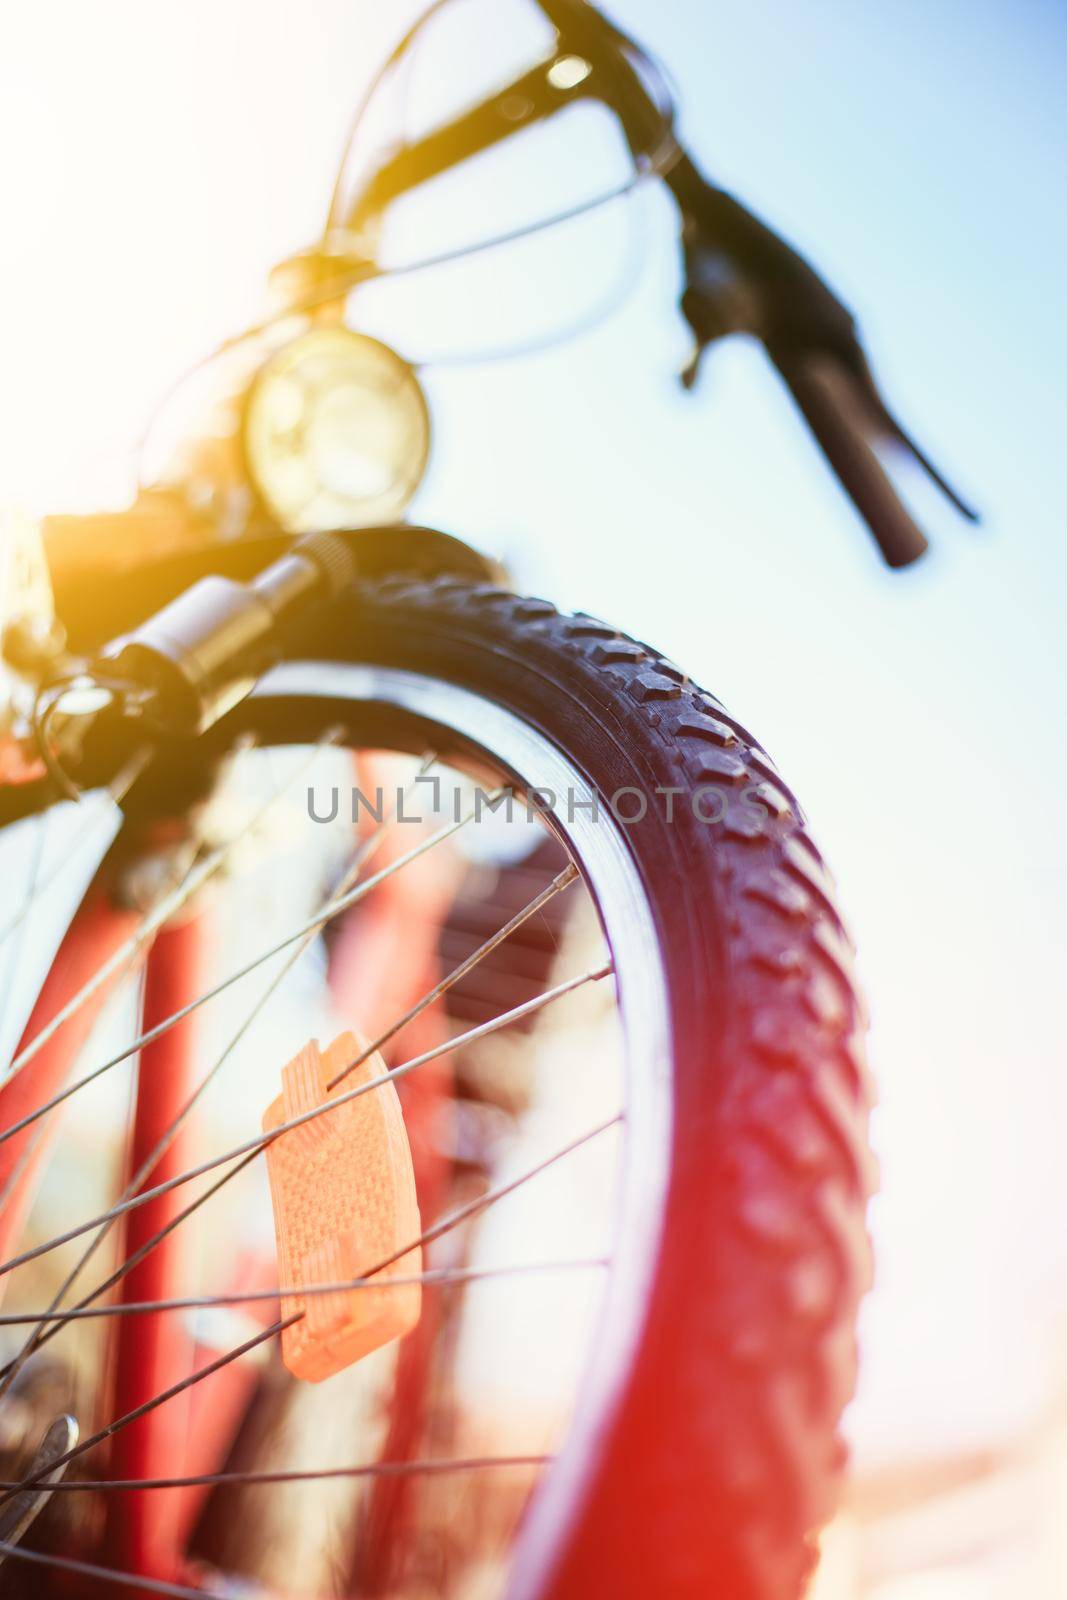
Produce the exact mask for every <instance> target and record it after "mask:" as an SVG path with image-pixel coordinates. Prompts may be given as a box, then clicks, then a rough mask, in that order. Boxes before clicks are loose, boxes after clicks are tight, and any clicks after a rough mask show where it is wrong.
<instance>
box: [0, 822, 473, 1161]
mask: <svg viewBox="0 0 1067 1600" xmlns="http://www.w3.org/2000/svg"><path fill="white" fill-rule="evenodd" d="M473 816H474V813H473V812H470V813H468V814H467V815H465V816H463V817H461V818H460V819H459V820H458V821H457V822H450V823H448V824H447V826H446V827H443V828H440V829H438V830H437V832H435V833H432V834H430V835H429V837H428V838H426V839H423V840H421V841H420V843H419V844H417V845H415V846H414V847H413V848H412V849H411V850H409V851H408V852H407V853H406V854H405V855H403V856H398V857H397V859H396V860H395V861H392V862H390V863H389V865H388V866H387V867H383V868H382V869H381V871H380V872H376V873H375V874H374V875H373V877H370V878H366V879H364V880H363V881H362V882H361V883H359V884H357V885H355V886H354V887H353V888H351V889H345V890H343V891H342V892H341V893H339V894H337V895H335V896H334V898H332V899H330V900H328V901H326V902H325V904H323V905H321V906H320V907H319V909H318V910H317V911H316V912H315V914H314V916H312V917H309V918H308V919H307V920H306V921H305V922H303V923H301V924H300V926H299V927H298V928H296V929H294V930H292V931H291V932H289V933H287V934H286V936H285V938H284V939H279V940H278V942H277V943H276V944H273V945H271V946H270V948H269V949H267V950H262V951H260V953H259V954H258V955H257V956H254V957H253V958H252V959H251V960H250V961H248V962H246V963H245V965H244V966H243V967H238V969H237V970H236V971H235V972H231V973H230V974H229V976H228V977H225V978H223V979H222V980H221V982H219V983H217V984H215V985H214V986H213V987H212V988H210V989H205V991H204V992H203V994H200V995H197V997H196V999H195V1000H190V1001H189V1003H188V1005H185V1006H181V1007H180V1008H179V1009H178V1010H177V1011H174V1012H172V1013H171V1015H170V1016H169V1017H164V1018H163V1021H162V1022H159V1023H157V1024H156V1026H155V1027H154V1028H150V1029H148V1031H147V1032H145V1033H141V1034H138V1036H137V1038H136V1039H133V1040H131V1042H130V1043H129V1044H128V1045H126V1046H125V1047H124V1048H123V1049H122V1050H120V1051H119V1052H118V1054H117V1055H114V1056H112V1057H111V1058H110V1059H109V1060H107V1061H105V1062H103V1063H102V1064H101V1065H100V1066H98V1067H94V1068H93V1069H92V1071H91V1072H87V1073H86V1074H85V1076H84V1077H82V1078H79V1079H78V1081H77V1082H76V1083H72V1084H68V1085H67V1087H66V1088H65V1089H62V1090H60V1092H59V1093H58V1094H55V1095H53V1096H52V1098H51V1100H47V1101H46V1102H45V1103H44V1105H41V1106H38V1107H37V1108H36V1109H35V1110H34V1111H30V1112H27V1114H26V1115H25V1116H24V1117H22V1118H20V1120H19V1121H18V1122H13V1123H12V1124H11V1126H10V1127H9V1128H5V1129H4V1131H3V1133H0V1144H3V1143H4V1141H5V1140H7V1139H11V1138H13V1137H14V1136H15V1134H16V1133H20V1132H21V1131H22V1129H23V1128H26V1127H29V1125H30V1124H31V1123H33V1122H36V1121H37V1119H38V1118H39V1117H43V1116H46V1115H47V1114H48V1112H49V1111H52V1110H54V1109H55V1107H56V1106H58V1105H61V1104H62V1103H63V1101H64V1100H69V1099H70V1097H71V1095H74V1094H77V1092H78V1090H79V1089H84V1088H85V1087H86V1085H87V1084H90V1083H93V1082H95V1080H96V1079H97V1078H100V1077H102V1076H103V1074H104V1073H105V1072H110V1071H111V1069H112V1068H113V1067H117V1066H118V1065H119V1064H120V1063H121V1062H123V1061H128V1060H129V1058H130V1057H131V1056H133V1055H136V1054H137V1052H138V1051H139V1050H140V1049H142V1048H143V1046H144V1045H146V1044H152V1043H154V1042H155V1040H156V1039H160V1038H162V1036H163V1035H164V1034H165V1033H169V1032H170V1030H171V1028H174V1027H177V1025H178V1023H179V1022H183V1021H184V1020H185V1018H186V1017H189V1016H191V1015H192V1014H193V1012H194V1011H198V1010H199V1009H200V1007H201V1006H203V1005H206V1004H207V1003H208V1001H209V1000H215V999H217V997H218V996H219V995H220V994H223V993H224V992H225V991H226V990H227V989H229V988H232V986H233V985H234V984H235V983H239V982H240V981H241V979H242V978H247V977H248V976H249V975H250V974H251V973H253V972H255V971H257V970H258V968H260V967H262V966H264V965H265V964H266V963H267V962H268V961H271V960H273V958H274V957H275V956H277V955H281V953H282V952H283V951H284V950H288V949H290V948H291V946H293V945H294V944H300V949H299V950H298V951H297V954H298V955H299V954H302V953H303V950H304V949H305V948H306V945H307V943H308V942H310V939H311V938H313V937H314V936H315V934H317V933H319V932H320V931H321V930H322V929H323V928H324V927H325V925H326V924H327V923H328V922H331V921H332V920H333V919H334V918H335V917H338V916H340V915H341V913H342V912H344V911H348V910H350V909H351V907H352V906H355V905H358V904H359V902H360V901H361V900H363V899H365V898H366V896H367V895H368V894H370V893H371V892H372V891H373V890H374V889H376V888H377V887H378V886H379V884H381V883H383V882H384V881H385V879H386V878H390V877H392V875H393V873H394V872H399V871H400V870H401V868H403V867H406V866H407V865H408V864H409V862H412V861H414V860H416V859H417V858H418V857H419V856H421V855H424V854H425V853H426V851H427V850H431V849H433V848H434V847H435V846H436V845H438V844H441V843H442V842H443V841H444V840H445V839H446V838H448V837H449V836H450V835H451V834H453V833H456V832H457V831H458V830H459V829H460V828H462V827H463V826H464V825H465V824H466V823H467V822H469V821H471V820H472V818H473ZM381 834H382V830H381V829H377V830H376V831H375V834H374V835H373V838H374V839H375V840H377V839H379V837H380V836H381ZM369 842H370V841H368V843H369ZM365 863H366V856H365V855H360V856H358V857H357V864H358V866H360V867H362V866H363V865H365ZM345 881H346V882H347V879H346V880H345ZM301 941H303V942H301ZM288 970H289V967H288V966H286V967H284V968H283V969H282V974H281V975H282V976H284V975H285V973H286V972H288ZM271 992H273V990H270V991H268V993H271ZM35 1042H36V1041H35Z"/></svg>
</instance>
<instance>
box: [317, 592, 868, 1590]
mask: <svg viewBox="0 0 1067 1600" xmlns="http://www.w3.org/2000/svg"><path fill="white" fill-rule="evenodd" d="M298 653H299V654H301V655H303V656H307V655H314V656H316V657H318V656H321V657H323V658H324V659H342V660H354V659H355V660H359V661H365V662H373V663H380V664H383V665H390V666H395V667H402V668H407V669H409V670H412V671H419V672H423V673H427V674H431V675H433V676H434V677H437V678H441V679H444V680H446V681H448V682H451V683H454V684H459V685H462V686H464V687H467V688H470V689H472V690H475V691H477V692H479V693H481V694H483V695H486V696H488V697H490V698H492V699H493V700H494V701H496V702H498V703H499V704H501V705H502V706H504V707H506V708H507V709H509V710H511V711H513V712H515V713H516V714H517V715H519V716H520V717H522V718H523V719H525V720H526V721H527V722H529V723H530V724H532V725H533V726H534V727H536V728H537V729H538V730H539V731H540V732H541V733H543V734H544V735H545V736H546V737H547V738H548V739H550V740H551V741H553V742H554V743H555V744H556V745H557V746H559V747H560V748H562V749H563V750H564V751H565V752H566V753H567V755H568V756H569V757H570V758H571V760H572V761H573V762H574V763H575V764H576V765H577V766H578V767H579V768H581V770H582V771H583V773H584V775H585V777H586V778H587V779H588V780H589V782H590V783H591V784H593V785H594V786H595V787H596V789H597V790H598V791H599V792H600V793H601V794H602V795H610V794H612V793H614V792H616V791H618V790H620V789H623V788H638V789H641V790H642V791H643V792H644V793H646V794H648V795H649V796H650V798H651V797H652V794H653V791H654V790H655V789H656V788H657V787H661V788H662V787H667V786H672V787H675V788H680V789H681V790H683V791H685V792H686V793H685V794H684V795H683V796H682V797H681V798H679V799H678V800H677V801H676V803H675V807H674V817H673V821H672V822H670V823H668V821H667V819H666V814H665V810H666V808H665V805H661V804H649V806H648V810H647V813H646V815H645V817H644V818H643V819H642V820H641V821H640V822H639V823H635V824H632V825H631V826H629V827H628V828H627V830H626V837H627V840H628V842H629V846H630V849H631V851H632V853H633V856H634V858H635V860H636V862H637V865H638V868H639V870H640V873H641V876H642V880H643V882H644V885H645V888H646V890H647V895H648V900H649V903H650V906H651V908H652V912H653V915H654V918H655V921H656V924H657V927H658V930H659V938H660V942H661V945H662V949H663V951H664V952H665V954H666V965H667V975H668V987H669V1002H670V1007H671V1014H672V1023H673V1029H674V1037H675V1040H676V1041H677V1045H676V1054H677V1059H676V1061H675V1063H674V1127H675V1133H674V1148H673V1164H672V1171H671V1178H670V1195H669V1202H668V1227H667V1230H666V1236H665V1240H666V1242H665V1246H664V1250H663V1254H662V1259H661V1261H660V1263H659V1267H658V1277H657V1288H656V1293H655V1295H654V1297H653V1299H652V1302H651V1304H650V1305H649V1308H648V1316H647V1323H646V1326H645V1330H644V1335H643V1339H642V1342H641V1346H640V1351H639V1356H638V1359H637V1361H636V1363H635V1365H634V1369H633V1373H632V1378H631V1382H630V1385H629V1389H628V1392H627V1394H626V1398H625V1401H624V1403H623V1404H622V1406H621V1408H620V1410H619V1411H618V1413H617V1415H615V1416H614V1418H613V1419H612V1421H611V1424H610V1428H609V1431H608V1433H607V1434H606V1436H605V1450H604V1457H603V1464H602V1470H601V1471H600V1474H599V1477H598V1479H597V1481H596V1483H595V1485H594V1488H593V1491H592V1494H591V1497H590V1498H589V1500H588V1503H587V1504H585V1505H584V1506H583V1508H582V1514H581V1517H580V1519H579V1521H578V1525H577V1527H576V1530H575V1533H574V1537H573V1539H572V1541H571V1543H570V1546H569V1548H568V1549H567V1550H566V1551H565V1552H564V1555H563V1557H562V1559H561V1561H560V1563H559V1564H558V1566H557V1568H556V1570H555V1572H554V1574H553V1576H552V1579H551V1581H550V1583H549V1586H548V1588H547V1589H546V1590H545V1596H546V1600H547V1597H548V1596H550V1597H551V1600H578V1597H579V1596H581V1597H583V1600H588V1597H589V1596H601V1595H603V1596H607V1595H608V1594H610V1595H611V1597H612V1600H629V1597H631V1596H632V1597H634V1600H636V1597H638V1596H640V1597H641V1600H646V1597H647V1596H649V1595H656V1596H667V1597H677V1600H697V1597H699V1600H709V1597H710V1596H715V1597H717V1600H793V1597H796V1596H797V1595H799V1594H801V1593H802V1591H803V1589H804V1587H805V1583H806V1581H807V1578H808V1575H809V1574H810V1570H811V1568H812V1565H813V1562H814V1550H815V1546H814V1535H815V1534H816V1532H817V1530H818V1529H819V1528H820V1526H821V1525H822V1524H823V1523H824V1522H825V1520H826V1519H827V1517H828V1516H829V1515H830V1514H831V1512H832V1510H833V1508H834V1505H835V1501H836V1498H837V1494H838V1490H839V1485H840V1478H841V1472H842V1468H843V1462H844V1449H843V1447H842V1444H841V1442H840V1438H839V1432H838V1429H839V1422H840V1418H841V1414H842V1411H843V1409H844V1407H845V1405H846V1403H847V1401H848V1400H849V1398H850V1396H851V1394H852V1391H853V1386H854V1379H855V1324H856V1316H857V1310H858V1306H859V1302H860V1299H861V1296H862V1295H863V1293H864V1291H865V1289H866V1288H867V1286H868V1284H869V1280H870V1251H869V1245H868V1239H867V1234H866V1230H865V1222H864V1216H865V1209H866V1204H867V1199H868V1196H869V1193H870V1191H871V1188H872V1186H873V1163H872V1161H871V1158H870V1155H869V1152H868V1145H867V1122H868V1113H869V1107H870V1100H871V1097H870V1093H869V1085H868V1079H867V1076H866V1069H865V1064H864V1057H863V1044H862V1035H863V1029H864V1013H863V1007H862V1004H861V1001H860V999H859V997H858V991H857V987H856V980H855V975H854V971H853V960H852V947H851V945H850V943H849V941H848V938H847V936H846V934H845V932H844V928H843V925H842V921H841V918H840V915H839V913H838V911H837V907H836V901H835V891H834V886H833V883H832V880H831V878H830V875H829V873H828V871H827V869H826V866H825V864H824V862H823V859H822V857H821V855H820V854H819V851H818V850H817V849H816V847H815V845H814V844H813V843H812V841H811V838H810V836H809V834H808V831H807V826H806V823H805V819H804V816H803V813H802V812H801V810H800V808H799V806H798V805H797V803H796V801H795V799H794V798H793V796H792V795H791V794H790V792H789V791H788V789H787V788H786V787H785V786H784V784H783V783H782V781H781V778H780V777H779V775H778V772H777V770H776V768H775V767H774V766H773V764H772V763H771V761H770V759H769V758H768V756H767V755H766V753H765V752H764V751H763V749H762V747H761V746H760V745H759V744H757V743H756V741H755V740H754V739H753V738H752V737H751V735H750V734H749V733H747V732H746V730H745V729H744V728H743V727H742V726H741V725H740V724H739V723H737V722H736V721H735V720H734V719H733V718H732V717H730V716H728V715H727V713H726V712H725V711H724V709H723V707H722V706H721V705H720V703H719V702H718V701H717V700H716V699H714V697H712V696H711V695H709V694H706V693H704V692H703V691H702V690H700V689H698V688H696V687H695V686H694V685H693V684H692V683H691V682H690V681H689V680H688V679H687V678H686V677H685V676H684V675H683V674H682V673H681V672H679V671H678V670H677V668H676V667H674V666H673V665H672V664H670V663H669V662H667V661H665V660H663V659H662V658H661V657H660V656H658V655H657V654H656V653H655V652H654V651H652V650H650V649H648V648H647V647H645V646H644V645H641V644H638V643H636V642H634V641H633V640H631V639H627V638H624V637H622V636H621V635H619V634H618V633H617V632H615V631H614V630H613V629H611V628H609V627H607V626H605V625H604V624H602V623H600V622H597V621H595V620H593V619H592V618H590V617H587V616H584V615H578V616H563V615H561V614H559V613H558V612H557V611H556V610H555V608H554V607H553V606H551V605H550V604H548V603H547V602H544V601H540V600H527V599H521V598H518V597H516V596H515V595H513V594H511V593H509V592H507V591H505V590H502V589H496V588H493V587H491V586H489V585H484V584H477V583H471V582H470V581H468V580H461V579H455V578H441V579H437V580H431V581H427V580H426V579H417V580H415V579H405V578H395V579H387V580H385V581H382V582H378V583H375V584H372V585H367V586H365V587H364V588H363V590H362V591H361V592H360V593H359V594H354V595H348V596H344V597H342V598H341V600H340V601H339V602H337V604H336V606H335V608H334V611H333V613H332V616H331V619H330V622H329V625H328V626H327V627H326V628H324V629H320V628H317V629H316V638H315V645H314V648H313V649H312V650H308V649H307V648H306V647H305V648H304V649H303V650H300V651H299V652H298ZM816 736H818V735H817V733H816V730H813V737H816ZM709 784H710V785H714V786H716V787H718V788H720V789H722V788H725V789H726V790H727V791H729V792H730V793H731V794H734V793H736V794H737V795H738V796H740V795H741V793H742V791H743V790H746V789H750V788H751V786H755V788H756V790H757V791H758V796H759V801H760V802H761V804H760V805H758V806H754V805H753V804H752V803H751V795H750V797H749V803H748V804H745V805H741V804H738V805H736V806H735V805H731V806H730V808H729V809H728V811H727V813H726V816H725V818H724V819H723V820H722V821H720V822H716V823H707V822H704V821H700V820H698V819H697V818H696V816H695V815H694V814H693V811H692V808H691V806H690V805H689V804H688V803H687V799H688V794H689V793H691V792H692V791H695V790H696V789H699V788H701V787H702V786H704V785H709ZM609 1552H610V1555H609ZM607 1573H610V1580H608V1579H606V1576H605V1575H606V1574H607Z"/></svg>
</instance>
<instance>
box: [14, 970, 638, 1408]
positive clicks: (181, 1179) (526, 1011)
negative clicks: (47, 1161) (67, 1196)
mask: <svg viewBox="0 0 1067 1600" xmlns="http://www.w3.org/2000/svg"><path fill="white" fill-rule="evenodd" d="M612 970H613V969H612V964H611V962H610V961H605V962H604V963H602V965H601V966H599V967H593V968H592V969H591V970H590V971H588V972H581V973H579V974H578V975H577V977H574V978H568V979H567V980H566V981H565V982H564V983H558V984H556V985H555V986H554V987H553V988H551V989H546V990H545V991H544V993H542V994H539V995H535V996H534V998H533V999H532V1000H527V1001H525V1002H524V1003H523V1004H522V1005H519V1006H513V1007H512V1008H511V1009H510V1010H509V1011H503V1012H501V1014H500V1016H498V1017H492V1018H490V1020H489V1021H488V1022H483V1023H480V1024H479V1025H478V1026H477V1027H476V1028H470V1029H468V1030H467V1032H466V1033H460V1034H456V1035H455V1037H454V1038H452V1039H446V1040H445V1042H444V1043H443V1044H439V1045H435V1046H434V1048H433V1049H432V1050H426V1051H424V1052H423V1054H422V1055H420V1056H415V1057H414V1058H413V1059H412V1060H411V1061H405V1062H402V1063H401V1065H400V1066H398V1067H394V1068H393V1069H392V1071H390V1072H385V1073H383V1074H382V1075H381V1076H380V1077H377V1078H371V1079H370V1080H369V1081H368V1082H366V1083H361V1084H359V1085H357V1087H356V1088H355V1089H348V1090H346V1091H345V1093H344V1094H340V1095H338V1096H337V1097H336V1098H335V1099H333V1100H328V1101H325V1102H324V1103H323V1104H322V1105H318V1106H312V1107H311V1109H310V1110H308V1111H304V1112H301V1114H300V1115H299V1116H296V1117H290V1118H289V1120H288V1121H287V1122H282V1123H279V1125H278V1126H277V1127H276V1128H274V1129H272V1130H271V1132H270V1133H269V1134H260V1135H257V1137H256V1138H254V1139H248V1140H246V1141H245V1142H244V1144H239V1145H235V1146H234V1147H233V1149H232V1150H227V1151H225V1152H224V1153H223V1154H222V1155H219V1156H213V1157H212V1158H211V1160H210V1161H204V1162H201V1164H200V1165H199V1166H196V1167H189V1168H188V1169H187V1170H186V1171H185V1172H179V1173H177V1174H176V1175H175V1176H174V1177H173V1178H168V1180H167V1181H166V1183H159V1184H156V1185H155V1187H154V1188H151V1189H144V1190H142V1191H141V1192H140V1193H139V1194H136V1195H133V1196H132V1197H131V1198H130V1199H128V1200H123V1201H120V1202H119V1204H118V1205H115V1206H112V1207H111V1208H110V1210H108V1211H104V1212H101V1214H100V1215H99V1216H97V1217H92V1218H90V1220H89V1221H88V1222H83V1223H80V1224H79V1225H78V1227H76V1228H70V1229H68V1231H67V1232H66V1233H62V1234H56V1235H55V1237H54V1238H52V1239H48V1240H46V1241H45V1242H44V1243H43V1244H39V1245H35V1246H34V1247H33V1248H32V1249H30V1250H24V1251H22V1252H21V1254H19V1255H17V1256H11V1257H10V1258H9V1259H8V1260H7V1261H4V1262H2V1263H0V1277H2V1276H3V1275H4V1274H5V1273H8V1272H13V1271H14V1269H15V1268H16V1267H21V1266H22V1265H23V1264H24V1263H25V1262H27V1261H35V1260H37V1258H38V1257H39V1256H43V1255H47V1254H48V1253H49V1252H50V1251H52V1250H56V1249H58V1248H59V1247H60V1245H64V1244H69V1243H70V1241H71V1240H72V1239H77V1238H80V1237H81V1235H82V1234H84V1233H89V1232H91V1231H92V1230H93V1229H94V1228H101V1227H103V1226H104V1225H105V1224H106V1225H110V1224H111V1223H112V1222H114V1221H115V1219H116V1218H117V1217H120V1216H123V1215H124V1214H125V1213H126V1212H127V1211H135V1210H136V1209H137V1208H138V1207H139V1206H143V1205H147V1204H148V1203H149V1201H151V1200H155V1199H157V1198H158V1197H159V1196H160V1195H163V1194H169V1193H170V1191H171V1190H172V1189H177V1188H180V1187H181V1185H182V1184H185V1183H189V1182H191V1180H192V1179H193V1178H200V1177H203V1176H204V1174H205V1173H208V1172H213V1171H214V1170H215V1168H216V1167H219V1166H222V1165H223V1164H224V1163H225V1162H227V1161H235V1160H236V1159H237V1158H238V1156H243V1155H245V1154H248V1153H251V1152H257V1153H258V1152H259V1151H260V1150H265V1149H266V1147H267V1146H268V1145H269V1144H273V1143H274V1141H275V1139H280V1138H281V1137H282V1135H283V1134H286V1133H291V1132H292V1130H293V1129H294V1128H301V1127H303V1126H304V1125H305V1123H308V1122H312V1121H314V1120H315V1118H317V1117H323V1116H326V1115H328V1114H329V1112H331V1111H334V1110H336V1109H337V1107H338V1106H343V1105H347V1104H348V1103H349V1101H351V1100H357V1099H358V1098H359V1097H360V1095H364V1094H369V1093H370V1092H371V1091H372V1090H373V1089H380V1088H381V1087H382V1086H383V1085H384V1084H387V1083H393V1082H395V1081H396V1080H397V1079H398V1078H403V1077H406V1075H407V1074H408V1073H409V1072H414V1071H415V1069H416V1067H421V1066H424V1065H425V1064H426V1063H427V1062H429V1061H436V1060H437V1059H438V1058H439V1057H440V1056H444V1055H447V1054H449V1052H450V1051H452V1050H457V1049H460V1048H462V1047H463V1046H465V1045H468V1044H473V1043H474V1042H475V1040H477V1039H484V1038H485V1037H487V1035H489V1034H491V1033H497V1032H499V1030H500V1029H501V1028H506V1027H508V1026H510V1024H511V1023H513V1022H518V1021H519V1020H520V1019H521V1018H523V1017H528V1016H531V1015H532V1014H533V1013H534V1012H535V1011H540V1010H541V1009H542V1007H544V1006H546V1005H550V1004H551V1003H552V1002H553V1001H554V1000H559V999H561V998H562V997H563V996H564V995H565V994H571V993H573V991H574V990H575V989H579V988H581V987H582V986H583V985H584V984H587V983H596V982H598V981H599V980H600V979H601V978H606V977H607V976H608V974H609V973H610V972H611V971H612ZM214 1070H215V1069H214V1068H213V1069H212V1071H214ZM202 1088H203V1085H201V1089H202ZM200 1092H201V1090H200V1089H198V1090H197V1094H199V1093H200ZM156 1159H158V1157H157V1158H156ZM0 1393H2V1389H0Z"/></svg>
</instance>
